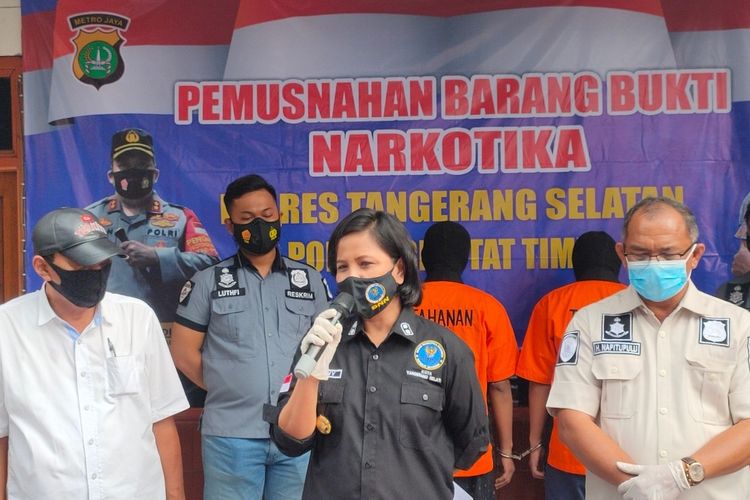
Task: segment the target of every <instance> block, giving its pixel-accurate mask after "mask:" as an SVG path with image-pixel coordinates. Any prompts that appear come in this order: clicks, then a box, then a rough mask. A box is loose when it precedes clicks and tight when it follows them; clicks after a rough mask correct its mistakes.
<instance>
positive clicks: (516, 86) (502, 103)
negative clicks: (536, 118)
mask: <svg viewBox="0 0 750 500" xmlns="http://www.w3.org/2000/svg"><path fill="white" fill-rule="evenodd" d="M495 88H496V89H497V90H496V92H497V112H498V113H500V114H501V115H517V114H518V113H519V112H520V110H521V104H520V103H519V101H518V93H519V92H520V90H521V79H520V78H518V77H517V76H513V77H508V78H498V79H497V82H496V83H495Z"/></svg>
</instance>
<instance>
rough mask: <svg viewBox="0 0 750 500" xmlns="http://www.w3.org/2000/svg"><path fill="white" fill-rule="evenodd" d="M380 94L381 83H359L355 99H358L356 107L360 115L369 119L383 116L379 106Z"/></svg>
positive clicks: (381, 91)
mask: <svg viewBox="0 0 750 500" xmlns="http://www.w3.org/2000/svg"><path fill="white" fill-rule="evenodd" d="M382 93H383V85H382V82H379V81H374V82H372V81H367V82H359V85H358V92H357V98H358V99H359V103H358V107H359V110H360V113H362V114H365V115H367V116H369V117H371V118H380V117H381V116H383V109H382V107H381V105H380V96H381V95H382Z"/></svg>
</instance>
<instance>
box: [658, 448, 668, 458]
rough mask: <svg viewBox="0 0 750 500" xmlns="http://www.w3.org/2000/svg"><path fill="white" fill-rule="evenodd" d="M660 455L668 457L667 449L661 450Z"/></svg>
mask: <svg viewBox="0 0 750 500" xmlns="http://www.w3.org/2000/svg"><path fill="white" fill-rule="evenodd" d="M659 456H660V457H661V458H667V450H661V451H660V452H659Z"/></svg>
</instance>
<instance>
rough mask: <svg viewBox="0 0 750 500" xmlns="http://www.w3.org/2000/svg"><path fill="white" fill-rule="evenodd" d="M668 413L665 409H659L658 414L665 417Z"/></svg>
mask: <svg viewBox="0 0 750 500" xmlns="http://www.w3.org/2000/svg"><path fill="white" fill-rule="evenodd" d="M668 411H669V410H667V409H666V408H659V413H661V414H662V415H666V414H667V412H668Z"/></svg>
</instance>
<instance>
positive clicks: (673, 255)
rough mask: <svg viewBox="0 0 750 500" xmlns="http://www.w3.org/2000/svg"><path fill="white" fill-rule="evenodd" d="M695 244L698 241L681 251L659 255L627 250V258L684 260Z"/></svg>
mask: <svg viewBox="0 0 750 500" xmlns="http://www.w3.org/2000/svg"><path fill="white" fill-rule="evenodd" d="M695 244H696V242H693V243H691V244H690V246H689V247H687V249H686V250H685V251H684V252H681V253H660V254H657V255H651V254H650V253H627V252H625V258H626V259H628V261H629V262H649V261H650V260H651V259H656V260H657V261H659V262H661V261H665V260H682V259H684V258H685V254H687V253H688V252H690V251H691V250H692V249H693V248H694V247H695Z"/></svg>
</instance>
